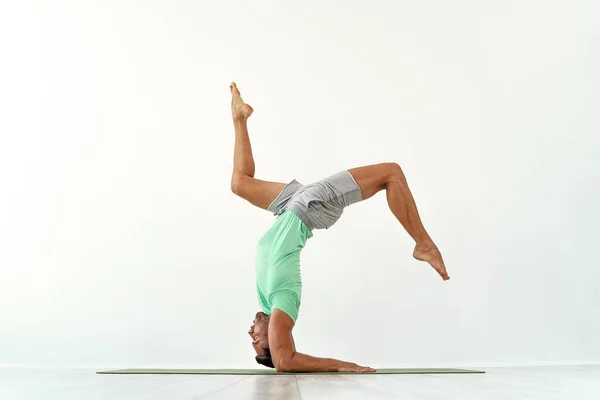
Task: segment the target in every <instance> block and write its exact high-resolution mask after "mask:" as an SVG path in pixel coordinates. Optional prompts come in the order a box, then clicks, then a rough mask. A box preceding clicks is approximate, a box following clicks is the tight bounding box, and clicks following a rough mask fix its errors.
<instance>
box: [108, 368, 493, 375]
mask: <svg viewBox="0 0 600 400" xmlns="http://www.w3.org/2000/svg"><path fill="white" fill-rule="evenodd" d="M97 373H98V374H188V375H189V374H191V375H289V374H292V375H293V374H295V373H286V372H276V371H275V370H273V369H118V370H113V371H99V372H97ZM356 373H357V372H302V373H301V374H302V375H339V374H356ZM358 373H363V374H373V373H375V374H483V373H485V372H484V371H476V370H471V369H456V368H383V369H378V370H377V372H358Z"/></svg>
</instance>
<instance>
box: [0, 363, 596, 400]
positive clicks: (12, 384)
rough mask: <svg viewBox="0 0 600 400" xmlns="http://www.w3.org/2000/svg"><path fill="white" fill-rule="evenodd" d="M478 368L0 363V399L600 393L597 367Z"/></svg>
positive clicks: (306, 399)
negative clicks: (148, 369) (251, 372)
mask: <svg viewBox="0 0 600 400" xmlns="http://www.w3.org/2000/svg"><path fill="white" fill-rule="evenodd" d="M485 370H486V371H487V373H486V374H473V375H470V374H469V375H462V374H458V375H333V376H315V375H296V376H289V375H288V376H268V375H263V376H227V375H216V376H214V375H213V376H205V375H97V374H95V371H94V370H88V369H73V370H68V369H39V368H0V399H2V400H34V399H35V400H38V399H39V400H59V399H60V400H75V399H77V400H83V399H84V400H95V399H120V400H141V399H144V400H149V399H169V400H178V399H182V400H184V399H185V400H188V399H189V400H192V399H194V400H198V399H209V400H218V399H227V400H237V399H261V400H263V399H267V400H268V399H302V400H313V399H344V400H352V399H400V398H401V399H485V400H488V399H503V400H512V399H565V400H567V399H568V400H578V399H582V400H583V399H590V400H592V399H593V400H598V399H600V366H581V367H576V366H569V367H521V368H486V369H485Z"/></svg>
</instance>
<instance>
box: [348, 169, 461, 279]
mask: <svg viewBox="0 0 600 400" xmlns="http://www.w3.org/2000/svg"><path fill="white" fill-rule="evenodd" d="M348 172H350V174H351V175H352V176H353V177H354V180H355V181H356V183H357V184H358V186H360V190H361V193H362V197H363V200H366V199H368V198H369V197H371V196H373V195H374V194H375V193H377V192H379V191H380V190H383V189H385V191H386V195H387V201H388V205H389V206H390V210H391V211H392V213H393V214H394V215H395V216H396V218H397V219H398V221H400V223H401V224H402V226H403V227H404V229H406V231H407V232H408V234H409V235H410V236H411V237H412V238H413V239H414V240H415V242H416V246H415V250H414V252H413V256H414V257H415V258H416V259H417V260H421V261H427V262H428V263H429V264H431V266H432V267H433V268H434V269H435V270H436V271H437V272H438V273H439V274H440V276H441V277H442V278H443V279H444V280H448V279H450V277H449V276H448V273H447V272H446V266H445V265H444V261H443V259H442V255H441V253H440V251H439V250H438V248H437V246H436V245H435V244H434V242H433V240H431V237H429V234H428V233H427V231H426V230H425V227H424V226H423V223H422V222H421V218H420V216H419V212H418V210H417V205H416V204H415V200H414V198H413V196H412V194H411V192H410V189H409V188H408V184H407V182H406V177H405V176H404V173H403V172H402V169H401V168H400V166H399V165H398V164H396V163H383V164H376V165H369V166H366V167H360V168H354V169H351V170H349V171H348Z"/></svg>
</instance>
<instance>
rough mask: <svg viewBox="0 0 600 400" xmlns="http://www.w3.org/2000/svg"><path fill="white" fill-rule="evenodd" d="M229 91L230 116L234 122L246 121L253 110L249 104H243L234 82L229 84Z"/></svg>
mask: <svg viewBox="0 0 600 400" xmlns="http://www.w3.org/2000/svg"><path fill="white" fill-rule="evenodd" d="M229 90H231V115H232V116H233V119H234V120H235V121H245V120H247V119H248V117H250V115H252V113H253V112H254V109H253V108H252V107H251V106H250V105H249V104H246V103H244V100H242V96H241V95H240V91H239V89H238V88H237V85H236V84H235V82H231V85H229Z"/></svg>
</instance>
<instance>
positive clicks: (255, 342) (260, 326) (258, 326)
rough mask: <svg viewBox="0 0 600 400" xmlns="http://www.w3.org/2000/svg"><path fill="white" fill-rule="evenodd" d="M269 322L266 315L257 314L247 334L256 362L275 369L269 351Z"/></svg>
mask: <svg viewBox="0 0 600 400" xmlns="http://www.w3.org/2000/svg"><path fill="white" fill-rule="evenodd" d="M269 320H270V317H269V316H268V315H267V314H265V313H263V312H260V311H259V312H257V313H256V316H255V317H254V321H253V324H252V326H250V330H249V331H248V334H249V335H250V337H251V338H252V347H253V348H254V351H256V362H258V363H259V364H262V365H264V366H267V367H270V368H275V366H274V365H273V361H272V360H271V352H270V351H269Z"/></svg>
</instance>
